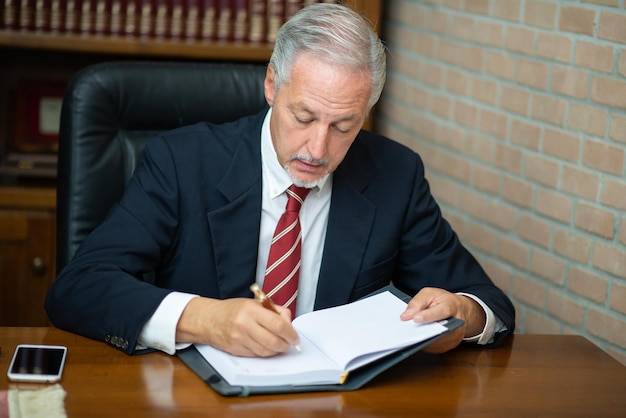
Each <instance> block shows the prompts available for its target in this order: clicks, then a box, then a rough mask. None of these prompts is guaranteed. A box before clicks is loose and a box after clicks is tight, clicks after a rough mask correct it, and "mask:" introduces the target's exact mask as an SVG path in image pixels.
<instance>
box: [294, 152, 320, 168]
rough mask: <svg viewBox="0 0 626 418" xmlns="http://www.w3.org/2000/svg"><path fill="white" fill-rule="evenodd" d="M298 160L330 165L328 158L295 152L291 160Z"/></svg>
mask: <svg viewBox="0 0 626 418" xmlns="http://www.w3.org/2000/svg"><path fill="white" fill-rule="evenodd" d="M296 160H300V161H304V162H307V163H310V164H315V165H321V166H323V167H328V164H329V162H328V160H327V159H326V158H313V157H311V156H310V155H308V154H294V155H292V156H291V158H290V159H289V162H292V161H296Z"/></svg>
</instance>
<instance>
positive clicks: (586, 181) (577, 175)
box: [561, 166, 600, 200]
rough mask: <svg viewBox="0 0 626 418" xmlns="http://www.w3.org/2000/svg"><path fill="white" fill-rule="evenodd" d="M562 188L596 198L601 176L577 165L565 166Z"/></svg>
mask: <svg viewBox="0 0 626 418" xmlns="http://www.w3.org/2000/svg"><path fill="white" fill-rule="evenodd" d="M561 189H562V190H563V191H565V192H568V193H572V194H575V195H577V196H581V197H584V198H586V199H590V200H595V199H596V198H597V197H598V191H599V189H600V176H599V175H598V174H597V173H595V172H590V171H588V170H581V169H579V168H576V167H569V166H564V167H563V175H562V176H561Z"/></svg>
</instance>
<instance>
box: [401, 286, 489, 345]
mask: <svg viewBox="0 0 626 418" xmlns="http://www.w3.org/2000/svg"><path fill="white" fill-rule="evenodd" d="M450 317H454V318H458V319H462V320H463V321H464V324H463V326H461V327H460V328H458V329H456V330H454V331H452V332H451V333H449V334H448V335H446V336H444V337H442V338H440V339H439V340H437V341H435V342H434V343H432V344H430V345H428V346H427V347H426V348H425V349H424V351H427V352H430V353H443V352H445V351H449V350H452V349H453V348H455V347H456V346H458V345H459V344H460V343H461V341H462V340H463V338H464V337H473V336H475V335H478V334H480V333H481V332H482V331H483V329H484V327H485V321H486V318H485V311H484V310H483V308H482V307H481V306H480V305H479V304H478V303H476V301H474V300H473V299H471V298H469V297H467V296H463V295H457V294H454V293H450V292H448V291H446V290H443V289H439V288H434V287H425V288H423V289H422V290H420V291H419V292H418V293H417V295H415V296H414V297H413V299H411V301H410V302H409V304H408V306H407V308H406V310H405V311H404V312H403V313H402V315H401V316H400V318H401V319H402V320H403V321H408V320H413V321H415V322H417V323H428V322H435V321H441V320H444V319H447V318H450Z"/></svg>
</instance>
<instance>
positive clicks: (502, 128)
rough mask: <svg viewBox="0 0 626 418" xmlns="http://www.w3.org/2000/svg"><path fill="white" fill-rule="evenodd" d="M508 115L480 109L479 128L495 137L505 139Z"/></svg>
mask: <svg viewBox="0 0 626 418" xmlns="http://www.w3.org/2000/svg"><path fill="white" fill-rule="evenodd" d="M508 120H509V119H508V117H507V115H506V114H503V113H500V112H493V111H491V110H487V109H482V110H481V111H480V113H479V123H478V126H479V129H480V130H481V131H482V132H484V133H486V134H490V135H493V136H495V137H497V138H501V139H505V138H506V137H507V126H508Z"/></svg>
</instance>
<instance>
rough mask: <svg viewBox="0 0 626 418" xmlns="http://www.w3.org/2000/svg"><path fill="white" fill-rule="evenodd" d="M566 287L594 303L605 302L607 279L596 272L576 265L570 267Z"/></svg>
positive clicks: (601, 303)
mask: <svg viewBox="0 0 626 418" xmlns="http://www.w3.org/2000/svg"><path fill="white" fill-rule="evenodd" d="M567 280H568V288H569V289H570V290H571V291H572V292H574V293H576V294H578V295H580V296H583V297H585V298H587V299H589V300H591V301H593V302H595V303H598V304H600V305H603V304H604V303H605V302H606V297H607V292H608V290H607V289H608V287H609V285H608V281H607V280H606V279H605V278H604V277H600V276H598V275H597V274H594V273H589V272H586V271H584V270H582V269H580V268H578V267H570V270H569V275H568V278H567Z"/></svg>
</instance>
